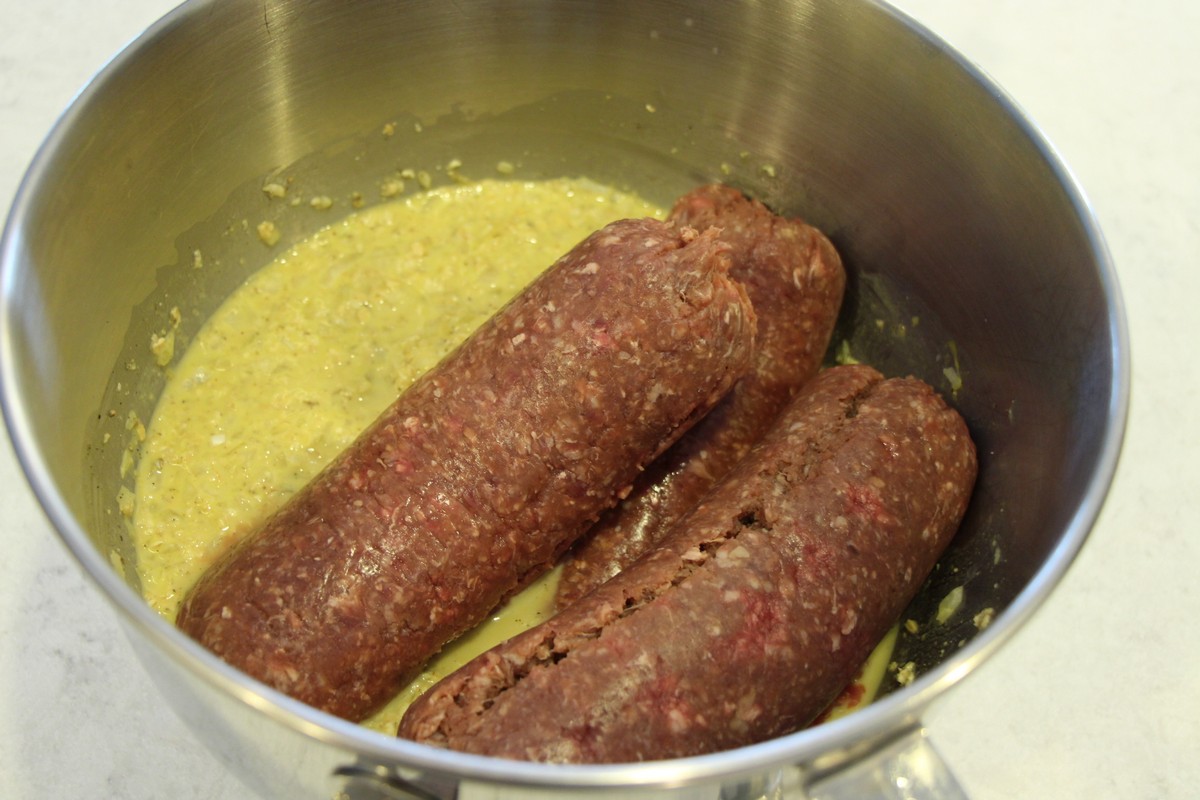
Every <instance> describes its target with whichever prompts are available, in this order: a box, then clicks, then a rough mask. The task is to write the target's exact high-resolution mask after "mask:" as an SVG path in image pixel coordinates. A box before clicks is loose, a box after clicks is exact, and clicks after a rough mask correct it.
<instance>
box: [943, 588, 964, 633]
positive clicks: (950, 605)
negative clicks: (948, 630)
mask: <svg viewBox="0 0 1200 800" xmlns="http://www.w3.org/2000/svg"><path fill="white" fill-rule="evenodd" d="M962 603H963V587H962V586H955V587H954V588H953V589H951V590H950V591H949V592H947V593H946V596H945V597H943V598H942V602H940V603H938V610H937V621H938V624H939V625H941V624H942V623H944V622H946V620H948V619H950V618H951V617H953V616H954V614H955V612H957V611H958V609H959V608H960V607H961V606H962Z"/></svg>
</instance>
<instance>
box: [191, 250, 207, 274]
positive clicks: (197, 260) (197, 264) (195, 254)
mask: <svg viewBox="0 0 1200 800" xmlns="http://www.w3.org/2000/svg"><path fill="white" fill-rule="evenodd" d="M203 266H204V256H203V255H202V254H201V253H200V251H199V250H193V251H192V269H201V268H202V267H203Z"/></svg>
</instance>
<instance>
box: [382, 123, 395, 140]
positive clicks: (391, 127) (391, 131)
mask: <svg viewBox="0 0 1200 800" xmlns="http://www.w3.org/2000/svg"><path fill="white" fill-rule="evenodd" d="M395 135H396V123H394V122H388V123H386V124H384V126H383V136H384V138H385V139H390V138H392V137H393V136H395Z"/></svg>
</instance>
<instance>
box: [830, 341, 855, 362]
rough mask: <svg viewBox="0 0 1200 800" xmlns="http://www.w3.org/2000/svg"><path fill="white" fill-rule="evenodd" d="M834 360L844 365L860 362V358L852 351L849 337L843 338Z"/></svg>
mask: <svg viewBox="0 0 1200 800" xmlns="http://www.w3.org/2000/svg"><path fill="white" fill-rule="evenodd" d="M834 360H836V361H837V363H839V364H841V365H843V366H845V365H846V364H857V363H859V361H858V359H857V358H855V357H854V354H853V353H851V352H850V340H849V339H842V342H841V344H839V345H838V349H837V353H835V354H834Z"/></svg>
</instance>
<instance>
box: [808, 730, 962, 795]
mask: <svg viewBox="0 0 1200 800" xmlns="http://www.w3.org/2000/svg"><path fill="white" fill-rule="evenodd" d="M803 797H804V798H805V800H862V798H874V799H876V800H967V793H966V792H965V791H963V788H962V786H961V785H960V784H959V782H958V780H957V779H956V778H955V777H954V774H953V773H951V772H950V768H949V767H948V766H947V765H946V762H945V761H943V760H942V757H941V755H939V754H938V752H937V750H936V749H935V748H934V746H933V743H932V742H931V741H930V740H929V734H928V733H927V732H926V730H925V728H923V727H921V726H920V725H914V726H912V727H909V728H906V729H905V730H903V731H901V732H900V733H899V734H898V735H897V736H895V737H893V738H889V739H888V740H887V741H886V742H884V743H883V744H882V745H880V746H878V747H876V748H874V749H872V750H871V751H869V752H867V753H865V754H863V755H861V756H858V757H856V758H854V759H853V760H852V761H850V762H846V763H841V764H838V765H836V766H834V767H831V768H829V769H826V770H822V771H819V772H809V773H808V775H807V779H806V780H805V786H804V795H803Z"/></svg>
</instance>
